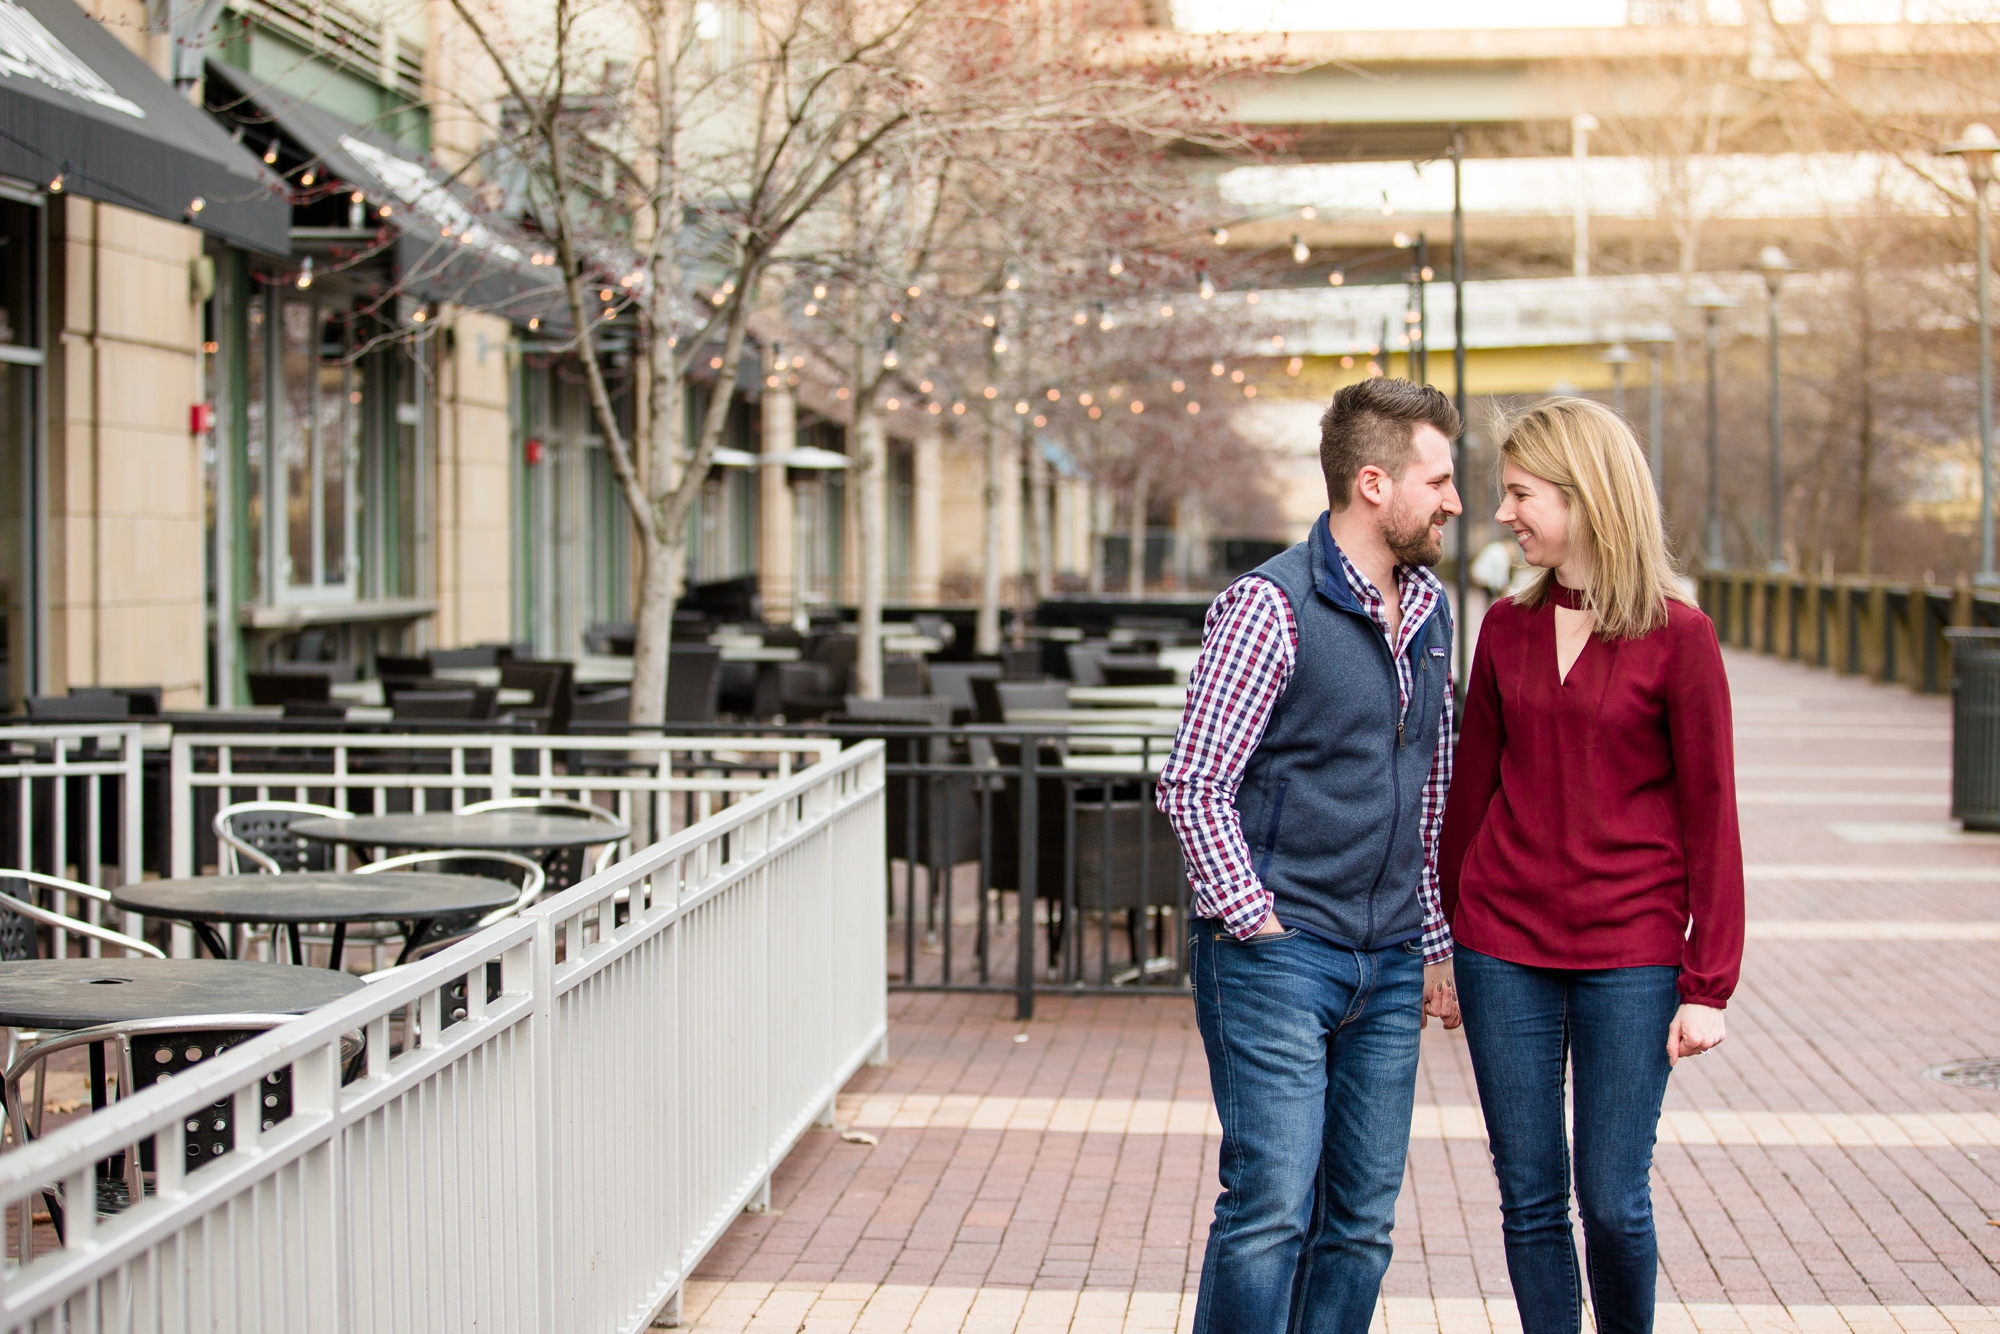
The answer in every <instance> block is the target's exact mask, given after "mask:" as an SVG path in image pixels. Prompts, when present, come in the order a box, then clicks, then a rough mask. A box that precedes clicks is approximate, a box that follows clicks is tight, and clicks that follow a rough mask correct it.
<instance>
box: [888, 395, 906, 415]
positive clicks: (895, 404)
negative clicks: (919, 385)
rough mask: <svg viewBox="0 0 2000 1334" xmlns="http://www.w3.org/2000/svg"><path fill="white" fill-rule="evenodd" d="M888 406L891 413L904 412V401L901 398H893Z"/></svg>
mask: <svg viewBox="0 0 2000 1334" xmlns="http://www.w3.org/2000/svg"><path fill="white" fill-rule="evenodd" d="M887 406H888V409H889V411H891V412H901V411H902V410H903V400H902V399H900V398H892V399H890V400H889V402H888V404H887Z"/></svg>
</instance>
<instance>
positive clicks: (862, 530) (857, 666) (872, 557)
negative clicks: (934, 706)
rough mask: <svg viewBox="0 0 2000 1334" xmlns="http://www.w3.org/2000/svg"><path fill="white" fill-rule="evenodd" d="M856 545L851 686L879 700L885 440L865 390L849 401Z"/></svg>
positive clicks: (884, 552)
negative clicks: (857, 566)
mask: <svg viewBox="0 0 2000 1334" xmlns="http://www.w3.org/2000/svg"><path fill="white" fill-rule="evenodd" d="M854 448H855V456H854V469H853V472H852V474H851V475H852V477H853V479H854V485H855V486H856V487H857V488H859V490H858V491H857V492H856V494H855V497H854V502H855V503H854V515H855V539H856V540H855V548H856V550H857V552H858V554H859V555H860V558H861V571H860V573H861V587H860V590H859V592H860V597H859V598H858V599H857V601H858V602H859V604H860V605H859V607H858V609H857V613H856V617H855V621H856V624H855V633H856V634H857V635H858V636H859V639H860V642H859V644H858V645H857V646H856V653H855V657H854V677H855V680H854V690H855V693H856V694H858V695H860V696H861V697H862V698H863V699H880V698H882V591H883V587H884V584H885V583H886V575H887V570H886V568H885V567H886V566H887V564H888V561H887V555H888V533H887V531H886V529H887V524H886V523H885V522H884V521H885V519H886V517H887V513H888V506H887V496H886V486H885V482H886V476H885V475H886V474H887V472H888V467H887V466H886V465H887V459H886V457H885V455H886V442H885V441H884V439H883V431H882V416H881V414H880V413H879V412H878V411H877V410H876V408H875V396H874V395H873V394H871V393H864V394H862V395H861V396H860V398H859V399H858V400H857V401H856V402H855V405H854Z"/></svg>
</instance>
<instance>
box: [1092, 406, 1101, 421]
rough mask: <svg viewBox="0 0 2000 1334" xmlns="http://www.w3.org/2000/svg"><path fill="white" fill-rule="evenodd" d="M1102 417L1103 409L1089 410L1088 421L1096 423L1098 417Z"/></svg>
mask: <svg viewBox="0 0 2000 1334" xmlns="http://www.w3.org/2000/svg"><path fill="white" fill-rule="evenodd" d="M1103 415H1104V409H1103V408H1092V409H1091V410H1090V419H1091V420H1092V421H1096V420H1097V419H1098V418H1099V417H1102V416H1103Z"/></svg>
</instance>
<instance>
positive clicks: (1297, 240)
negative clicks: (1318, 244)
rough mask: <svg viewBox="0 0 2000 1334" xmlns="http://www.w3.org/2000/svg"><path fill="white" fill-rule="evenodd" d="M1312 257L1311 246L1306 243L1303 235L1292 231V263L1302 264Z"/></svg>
mask: <svg viewBox="0 0 2000 1334" xmlns="http://www.w3.org/2000/svg"><path fill="white" fill-rule="evenodd" d="M1312 257H1313V252H1312V247H1311V246H1309V245H1307V244H1306V240H1305V238H1304V237H1303V236H1300V235H1299V234H1298V233H1297V232H1293V233H1292V263H1294V264H1304V263H1307V262H1308V261H1310V260H1311V259H1312Z"/></svg>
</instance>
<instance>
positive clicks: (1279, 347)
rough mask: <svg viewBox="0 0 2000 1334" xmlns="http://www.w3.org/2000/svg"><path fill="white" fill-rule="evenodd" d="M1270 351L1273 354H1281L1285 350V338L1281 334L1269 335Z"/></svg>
mask: <svg viewBox="0 0 2000 1334" xmlns="http://www.w3.org/2000/svg"><path fill="white" fill-rule="evenodd" d="M1271 350H1272V351H1273V352H1283V351H1284V350H1285V336H1284V335H1283V334H1272V335H1271Z"/></svg>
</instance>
